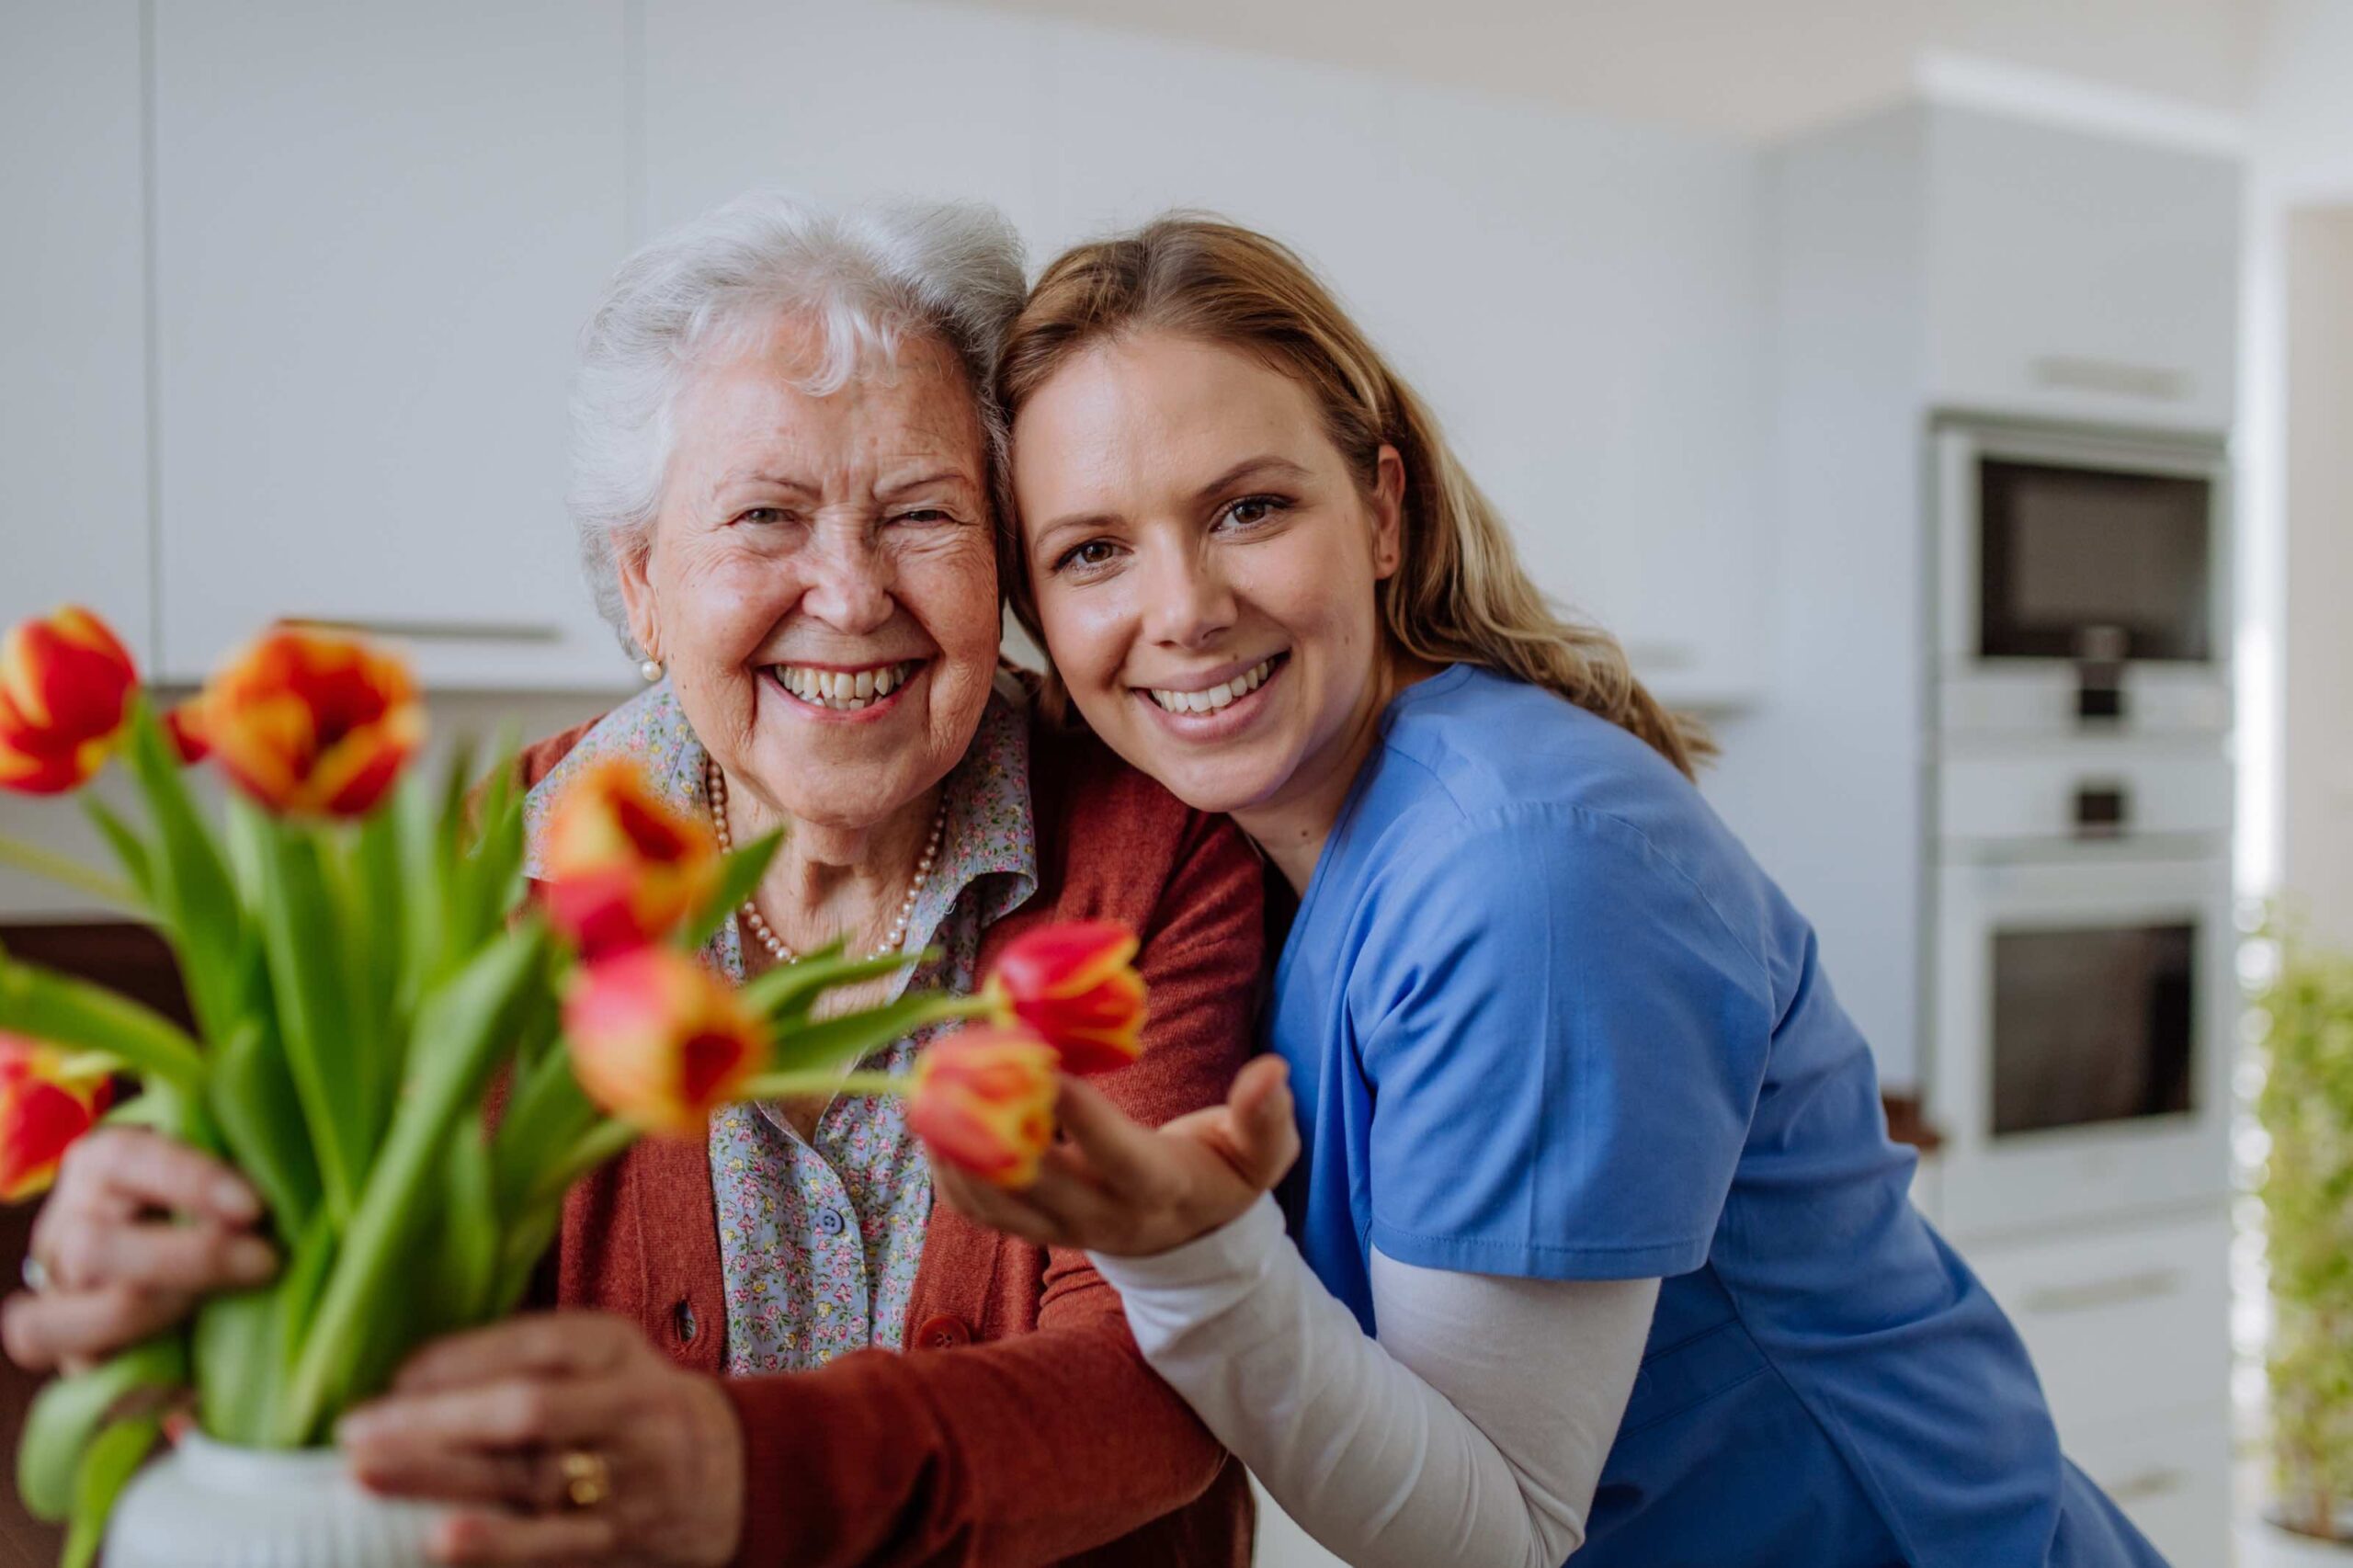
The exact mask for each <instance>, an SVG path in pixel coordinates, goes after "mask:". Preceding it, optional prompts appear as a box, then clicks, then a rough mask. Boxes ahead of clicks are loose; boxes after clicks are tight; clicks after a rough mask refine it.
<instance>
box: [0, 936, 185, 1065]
mask: <svg viewBox="0 0 2353 1568" xmlns="http://www.w3.org/2000/svg"><path fill="white" fill-rule="evenodd" d="M0 1028H7V1029H14V1030H15V1031H16V1032H17V1033H18V1034H27V1035H30V1036H32V1037H33V1038H34V1039H36V1040H48V1041H50V1042H51V1043H52V1044H55V1045H61V1046H63V1047H65V1048H66V1049H68V1050H70V1051H102V1052H104V1053H105V1054H107V1055H108V1056H111V1057H113V1058H115V1059H116V1060H117V1061H119V1062H121V1063H122V1064H123V1066H124V1068H125V1069H126V1070H128V1071H130V1072H132V1073H136V1074H140V1075H141V1076H142V1077H152V1078H155V1079H160V1080H162V1081H164V1082H166V1083H170V1084H175V1085H179V1086H180V1087H182V1088H184V1089H187V1090H188V1091H190V1092H195V1093H200V1092H201V1091H202V1089H203V1085H204V1053H203V1051H202V1050H201V1049H200V1048H199V1046H198V1045H197V1043H196V1041H194V1040H190V1039H189V1038H188V1036H187V1034H186V1033H184V1032H183V1031H182V1030H181V1029H180V1028H179V1026H178V1025H176V1024H175V1023H173V1022H172V1021H171V1020H170V1019H169V1018H166V1017H164V1016H163V1015H162V1014H161V1013H158V1012H156V1011H154V1010H153V1008H151V1007H147V1006H142V1005H141V1004H139V1003H137V1002H133V1001H131V999H130V998H129V997H127V996H122V995H119V994H116V993H114V992H112V991H108V990H107V989H105V988H104V987H102V986H97V985H93V984H91V983H88V982H87V981H84V980H76V979H74V978H73V977H71V976H69V975H63V974H57V973H53V972H51V971H49V970H45V969H40V968H37V967H36V966H34V965H32V964H28V963H20V962H17V961H14V960H10V959H9V958H8V957H7V955H6V953H5V952H0Z"/></svg>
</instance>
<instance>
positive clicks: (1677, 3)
mask: <svg viewBox="0 0 2353 1568" xmlns="http://www.w3.org/2000/svg"><path fill="white" fill-rule="evenodd" d="M981 3H983V4H988V5H995V6H999V7H1001V8H1005V9H1013V10H1021V11H1028V12H1031V13H1040V12H1045V13H1054V14H1059V15H1063V16H1071V17H1086V19H1088V20H1091V21H1095V22H1099V23H1104V24H1107V25H1111V26H1120V27H1130V28H1139V29H1143V30H1148V31H1153V32H1158V33H1161V34H1163V35H1165V36H1171V37H1179V38H1187V39H1192V40H1199V41H1203V42H1209V43H1218V44H1226V45H1231V46H1234V47H1241V48H1248V49H1252V50H1256V51H1263V52H1267V53H1274V54H1282V55H1289V56H1291V57H1292V58H1295V59H1301V60H1312V61H1319V62H1333V63H1347V64H1350V65H1356V66H1359V67H1363V68H1367V69H1370V70H1376V71H1382V72H1387V73H1392V74H1397V75H1400V76H1405V77H1412V78H1418V79H1421V80H1424V81H1429V82H1434V83H1439V84H1443V85H1448V86H1450V87H1454V88H1459V89H1462V90H1466V91H1471V92H1476V93H1484V94H1497V93H1502V94H1509V95H1512V96H1516V97H1525V98H1528V99H1529V100H1531V101H1536V102H1542V103H1547V104H1550V105H1552V106H1553V107H1554V108H1565V109H1571V110H1576V111H1580V112H1585V113H1593V114H1608V115H1614V116H1619V117H1622V118H1626V119H1641V120H1650V121H1654V122H1659V123H1665V124H1674V125H1681V126H1686V127H1689V128H1692V129H1697V130H1705V131H1719V132H1723V133H1727V134H1732V135H1737V136H1744V137H1759V138H1762V137H1772V136H1779V135H1784V134H1787V133H1789V132H1790V131H1797V130H1801V129H1804V128H1807V127H1811V126H1814V125H1819V124H1822V123H1824V122H1826V121H1830V120H1834V119H1841V118H1843V117H1845V116H1847V115H1849V114H1852V113H1855V112H1857V111H1859V110H1863V109H1869V108H1881V107H1882V106H1884V105H1886V104H1887V103H1890V102H1892V101H1893V100H1894V99H1895V98H1897V97H1900V96H1902V95H1903V94H1904V92H1905V91H1906V90H1907V88H1909V87H1910V86H1911V85H1912V83H1913V79H1914V74H1915V69H1916V67H1917V64H1918V62H1919V60H1920V58H1921V57H1922V56H1923V55H1925V54H1930V53H1961V54H1967V55H1971V56H1973V57H1977V58H1981V59H1984V60H1988V61H1993V62H1999V63H2001V64H2003V65H2006V66H2012V67H2018V68H2023V69H2026V70H2029V71H2035V72H2041V73H2045V74H2058V75H2067V76H2075V77H2080V78H2083V79H2085V80H2087V81H2093V82H2098V83H2102V84H2105V85H2109V86H2111V87H2114V88H2118V89H2121V90H2125V91H2129V92H2134V93H2140V94H2145V95H2152V96H2155V97H2165V98H2170V99H2176V100H2179V101H2181V102H2184V103H2187V104H2190V105H2194V106H2197V107H2198V108H2203V109H2207V110H2211V111H2219V112H2222V113H2226V114H2235V113H2239V112H2242V111H2243V110H2244V109H2245V107H2246V102H2247V98H2248V96H2249V94H2250V92H2251V91H2252V89H2253V85H2254V67H2255V56H2256V46H2257V33H2258V29H2259V26H2260V23H2261V14H2260V7H2259V6H2257V5H2256V4H2254V3H2252V0H2058V3H2054V0H1576V3H1574V4H1557V3H1545V0H1449V3H1448V4H1445V5H1435V6H1434V5H1430V4H1427V0H1279V3H1276V4H1269V3H1267V0H981ZM2317 3H2318V4H2320V5H2323V6H2326V5H2331V4H2336V3H2338V0H2317Z"/></svg>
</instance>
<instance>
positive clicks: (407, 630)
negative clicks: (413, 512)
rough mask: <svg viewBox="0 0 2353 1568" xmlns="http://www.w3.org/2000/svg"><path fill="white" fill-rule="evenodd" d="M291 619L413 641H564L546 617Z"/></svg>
mask: <svg viewBox="0 0 2353 1568" xmlns="http://www.w3.org/2000/svg"><path fill="white" fill-rule="evenodd" d="M288 619H290V621H292V622H293V624H295V625H297V626H315V627H318V628H320V629H321V630H322V631H357V632H359V633H361V634H362V635H365V636H369V637H398V638H402V639H404V640H405V641H407V642H563V627H561V626H558V625H556V624H555V623H554V622H552V621H543V620H402V619H379V618H375V617H369V618H366V619H357V618H352V617H347V616H332V615H298V616H290V617H288Z"/></svg>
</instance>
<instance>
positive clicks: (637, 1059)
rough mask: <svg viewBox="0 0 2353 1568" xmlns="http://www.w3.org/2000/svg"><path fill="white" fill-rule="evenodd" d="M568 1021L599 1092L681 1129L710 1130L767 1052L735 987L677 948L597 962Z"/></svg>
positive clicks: (612, 1105) (568, 1010)
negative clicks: (718, 1112) (712, 1115)
mask: <svg viewBox="0 0 2353 1568" xmlns="http://www.w3.org/2000/svg"><path fill="white" fill-rule="evenodd" d="M563 1028H564V1034H565V1036H566V1037H567V1039H568V1040H570V1042H571V1050H572V1071H573V1074H574V1076H576V1077H577V1078H578V1079H579V1080H580V1086H581V1087H582V1088H583V1089H585V1090H586V1091H587V1093H588V1097H589V1098H590V1099H592V1100H594V1101H596V1102H597V1104H598V1105H600V1106H602V1107H603V1108H605V1109H606V1110H608V1111H609V1112H611V1113H612V1114H613V1115H615V1116H617V1117H619V1118H620V1119H622V1120H623V1121H627V1122H630V1123H631V1124H632V1125H634V1126H637V1127H640V1128H642V1129H643V1130H645V1131H648V1132H657V1133H663V1134H666V1135H668V1136H670V1137H674V1138H698V1137H700V1136H702V1134H703V1131H704V1130H705V1128H706V1127H707V1126H708V1124H709V1122H710V1113H711V1112H712V1111H713V1110H715V1109H717V1108H719V1107H721V1106H722V1105H725V1104H727V1103H728V1102H729V1101H730V1100H732V1099H733V1098H734V1097H735V1095H736V1091H737V1090H739V1089H740V1088H741V1087H742V1086H743V1084H744V1082H745V1079H747V1078H749V1077H750V1076H751V1074H752V1072H753V1070H754V1069H755V1068H756V1066H757V1065H758V1064H759V1062H760V1061H761V1059H762V1057H763V1056H764V1055H765V1053H766V1039H765V1036H764V1035H763V1034H762V1032H761V1029H760V1026H759V1024H758V1022H757V1021H756V1019H754V1018H753V1017H752V1016H751V1014H750V1013H748V1012H746V1011H745V1008H744V1006H743V1003H742V1002H741V1001H740V1000H739V999H738V997H737V995H736V994H735V992H734V991H733V989H731V988H730V987H729V986H728V985H727V983H725V982H724V981H722V980H721V979H719V978H718V977H717V976H716V975H714V974H712V973H711V972H710V971H709V970H707V969H705V968H703V966H702V965H701V964H699V963H698V962H696V961H695V960H693V959H692V958H690V957H688V955H687V954H685V953H682V952H680V951H678V950H677V949H675V948H638V949H633V950H631V951H629V952H625V953H620V954H618V955H616V956H614V957H612V958H608V959H606V960H603V961H601V962H598V963H593V964H590V965H589V966H588V967H587V968H586V969H585V970H583V971H581V972H580V974H579V977H578V978H577V979H576V980H575V981H574V985H573V989H572V994H570V995H569V996H567V997H566V998H565V999H564V1004H563Z"/></svg>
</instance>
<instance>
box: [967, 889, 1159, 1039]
mask: <svg viewBox="0 0 2353 1568" xmlns="http://www.w3.org/2000/svg"><path fill="white" fill-rule="evenodd" d="M1135 956H1136V937H1135V933H1134V932H1132V931H1130V930H1129V929H1128V928H1127V927H1126V926H1120V925H1116V924H1114V923H1112V922H1110V921H1108V920H1085V921H1076V922H1074V923H1072V924H1069V925H1063V926H1044V927H1041V928H1040V929H1039V930H1036V931H1032V932H1029V933H1028V934H1027V935H1025V936H1021V937H1016V938H1014V940H1012V941H1011V942H1008V943H1007V944H1006V949H1005V951H1004V952H1003V953H1002V954H1001V955H999V957H998V959H997V960H996V965H995V968H994V969H993V970H991V971H990V973H989V979H988V983H987V985H986V986H985V987H984V988H983V995H984V996H985V997H986V998H987V999H988V1000H990V1001H991V1002H992V1003H994V1004H995V1006H994V1008H993V1009H992V1014H993V1016H994V1017H995V1019H996V1020H997V1021H998V1022H999V1023H1001V1024H1004V1025H1006V1027H1008V1028H1013V1027H1022V1028H1029V1029H1031V1030H1034V1031H1035V1032H1036V1033H1037V1035H1038V1037H1039V1038H1040V1039H1041V1040H1044V1041H1046V1043H1047V1044H1049V1045H1051V1046H1052V1047H1053V1048H1054V1049H1055V1050H1056V1051H1060V1052H1061V1053H1062V1064H1063V1069H1064V1070H1065V1071H1067V1072H1071V1073H1079V1074H1086V1073H1102V1072H1107V1071H1108V1070H1109V1069H1111V1068H1114V1067H1124V1066H1126V1065H1127V1064H1128V1063H1129V1062H1133V1061H1134V1060H1135V1059H1136V1058H1137V1057H1139V1056H1141V1055H1142V1054H1143V977H1142V975H1140V974H1138V973H1137V972H1136V971H1135V965H1134V963H1133V961H1132V960H1134V958H1135Z"/></svg>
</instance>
